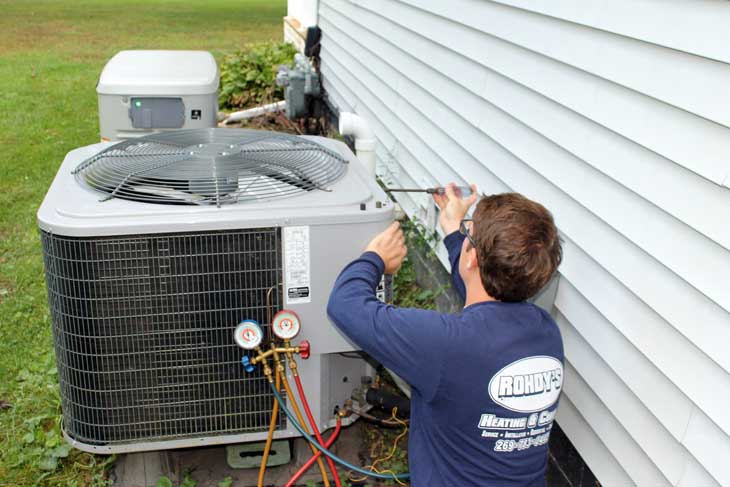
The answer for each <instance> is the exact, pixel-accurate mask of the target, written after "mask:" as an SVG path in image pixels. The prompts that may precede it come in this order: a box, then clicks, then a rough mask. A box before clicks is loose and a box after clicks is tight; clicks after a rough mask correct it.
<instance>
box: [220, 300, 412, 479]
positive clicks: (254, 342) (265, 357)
mask: <svg viewBox="0 0 730 487" xmlns="http://www.w3.org/2000/svg"><path fill="white" fill-rule="evenodd" d="M271 330H272V331H273V333H274V335H276V338H278V339H280V340H281V341H282V342H283V346H277V343H276V342H275V340H274V339H273V338H272V340H271V341H270V344H269V348H268V349H267V350H264V349H263V348H262V346H261V345H262V342H263V338H264V332H263V329H262V328H261V326H260V325H259V324H258V322H256V321H255V320H244V321H242V322H241V323H240V324H239V325H238V326H237V327H236V330H235V331H234V334H233V338H234V340H235V342H236V344H238V346H240V347H241V348H243V349H244V350H247V351H253V352H254V353H255V355H253V356H249V355H244V356H243V358H242V359H241V364H242V365H243V367H244V370H245V371H246V372H248V373H253V372H254V371H255V370H256V365H257V364H261V366H262V368H263V372H264V376H265V377H266V380H267V381H268V382H269V386H270V387H271V391H272V393H273V395H274V398H275V401H274V403H273V405H272V413H271V424H270V427H269V434H268V436H267V439H266V446H265V447H264V453H263V459H262V462H261V467H260V470H259V477H258V487H263V482H264V475H265V472H266V463H267V459H268V456H269V451H270V449H271V443H272V440H273V432H274V430H275V425H276V417H277V414H278V410H279V408H281V410H282V411H283V413H284V414H285V415H286V417H287V419H288V421H289V422H290V424H292V425H293V426H294V427H295V428H296V429H297V430H298V431H299V433H301V435H302V436H303V437H304V439H305V440H307V442H308V443H309V445H310V447H311V449H312V453H313V456H312V458H311V459H310V460H309V461H307V462H306V463H305V464H304V465H303V466H302V467H301V468H300V469H299V471H297V472H296V473H295V474H294V476H293V477H292V478H291V479H290V480H289V482H287V484H286V487H291V486H293V485H294V482H296V481H297V479H299V478H300V477H301V476H302V475H303V474H304V473H305V472H306V471H307V469H309V468H310V467H311V466H312V464H313V463H314V462H317V464H318V466H319V470H320V472H321V474H322V479H323V481H324V485H325V487H329V485H330V483H329V479H328V476H327V473H326V472H325V468H324V465H323V462H322V459H321V455H322V454H324V455H325V456H326V457H327V464H328V467H329V470H330V473H331V474H332V477H333V478H334V481H335V485H336V486H337V487H340V479H339V476H338V475H337V469H336V467H335V464H334V462H337V463H339V464H340V465H342V466H344V467H346V468H348V469H349V470H352V471H355V472H358V473H361V474H363V475H367V476H370V477H376V478H382V479H396V480H405V479H408V478H409V474H407V473H404V474H390V475H388V474H383V473H378V472H374V471H372V470H365V469H362V468H360V467H357V466H355V465H352V464H351V463H349V462H347V461H345V460H343V459H341V458H339V457H338V456H336V455H334V454H333V453H331V452H330V451H329V450H328V449H329V447H331V446H332V444H333V443H334V441H335V439H336V438H337V436H338V434H339V432H340V428H341V426H342V417H343V416H344V415H345V414H346V412H345V411H344V410H343V409H338V410H337V413H336V421H337V423H336V426H335V430H334V431H333V433H332V435H331V436H330V438H329V439H328V440H327V441H326V442H325V441H324V439H323V438H322V435H321V434H320V432H319V428H318V427H317V422H316V421H315V419H314V417H313V415H312V412H311V410H310V408H309V403H308V401H307V396H306V394H305V393H304V387H303V386H302V382H301V379H300V378H299V374H298V372H297V363H296V360H295V359H294V354H299V355H300V356H301V357H302V359H305V360H306V359H308V358H309V353H310V345H309V342H308V341H306V340H305V341H302V342H301V343H299V345H296V346H293V345H292V344H291V340H292V339H293V338H294V337H296V336H297V335H298V334H299V331H300V330H301V320H300V319H299V316H297V314H296V313H295V312H293V311H291V310H281V311H279V312H278V313H277V314H276V315H274V318H273V320H272V322H271ZM284 357H286V359H285V358H284ZM269 358H271V359H272V360H273V363H274V368H273V369H272V368H271V366H270V365H269ZM287 363H288V365H289V370H290V371H291V373H292V376H293V377H294V381H295V383H296V386H297V391H298V393H299V398H300V400H301V403H302V406H303V408H304V411H305V413H306V415H307V419H308V420H309V424H310V426H311V427H312V431H313V432H314V435H315V437H316V438H315V437H313V436H312V435H311V433H310V431H309V429H308V428H307V426H306V423H305V421H304V419H303V417H302V414H301V411H300V409H299V406H298V405H297V401H296V398H295V397H294V394H293V392H292V390H291V387H290V386H289V381H288V380H287V378H286V364H287ZM282 384H283V386H284V389H285V392H286V395H287V397H288V398H289V406H290V407H291V410H293V411H294V412H293V413H292V411H291V410H290V408H289V407H288V406H287V403H286V402H285V401H284V398H283V397H282V396H281V385H282Z"/></svg>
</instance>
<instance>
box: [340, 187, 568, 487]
mask: <svg viewBox="0 0 730 487" xmlns="http://www.w3.org/2000/svg"><path fill="white" fill-rule="evenodd" d="M455 191H456V189H455V187H454V186H453V185H449V186H448V187H447V188H446V194H445V195H441V196H439V195H436V196H435V197H434V198H435V200H436V203H437V204H438V206H439V207H440V208H441V216H440V224H441V227H442V228H443V230H444V234H445V235H446V238H445V239H444V244H445V245H446V247H447V249H448V252H449V260H450V261H451V266H452V280H453V285H454V288H455V289H456V290H457V291H458V292H459V293H460V294H461V296H462V297H463V298H464V299H465V306H464V309H463V310H462V311H461V313H459V314H454V315H451V314H443V313H438V312H436V311H427V310H419V309H406V308H397V307H394V306H391V305H386V304H383V303H381V302H379V301H378V300H377V299H376V297H375V288H376V286H377V284H378V282H379V281H380V277H381V275H382V274H383V273H384V272H385V273H388V274H391V273H395V272H396V271H397V270H398V268H399V267H400V265H401V263H402V262H403V259H404V258H405V256H406V253H407V249H406V246H405V242H404V237H403V233H402V232H401V230H400V228H399V225H398V224H397V223H394V224H393V225H391V226H390V227H389V228H388V229H387V230H385V231H384V232H383V233H381V234H380V235H378V236H376V237H375V238H374V239H373V240H372V242H370V244H369V245H368V246H367V248H366V250H365V253H364V254H362V256H361V257H360V258H359V259H357V260H355V261H354V262H352V263H351V264H349V265H348V266H347V267H346V268H345V270H343V271H342V273H341V274H340V276H339V278H338V279H337V282H336V283H335V287H334V290H333V291H332V295H331V297H330V301H329V305H328V308H327V311H328V314H329V315H330V318H331V319H332V320H333V321H334V322H335V324H336V325H337V326H338V327H339V328H340V329H341V330H342V331H343V332H344V333H345V334H347V335H348V336H349V337H350V338H351V339H352V340H353V341H354V342H355V343H356V344H358V345H359V346H360V347H362V349H363V350H364V351H366V352H367V353H369V354H370V355H371V356H373V357H374V358H375V359H377V360H378V361H380V362H381V363H382V364H383V365H384V366H386V367H388V368H390V369H391V370H393V371H394V372H395V373H396V374H398V375H400V376H401V377H402V378H403V379H405V380H406V381H407V382H408V383H409V384H410V385H411V388H412V389H411V430H410V436H409V443H408V445H409V447H408V452H409V459H410V472H411V485H412V486H413V487H468V486H479V487H490V486H494V487H516V486H520V487H526V486H529V487H534V486H544V485H545V481H544V474H545V467H546V465H547V442H548V438H549V434H550V429H551V428H552V423H553V417H554V415H555V411H556V409H557V404H558V395H559V394H560V389H561V386H562V374H563V346H562V341H561V338H560V332H559V330H558V327H557V326H556V324H555V322H554V321H553V320H552V318H551V317H550V315H548V313H546V312H545V311H544V310H542V309H540V308H538V307H537V306H534V305H532V304H530V303H527V302H525V300H526V299H528V298H530V297H532V296H533V295H535V294H536V293H537V292H538V291H539V290H540V289H541V288H542V287H543V286H544V285H545V284H546V283H547V282H548V281H549V279H550V277H551V276H552V275H553V274H554V272H555V270H556V269H557V267H558V265H559V263H560V260H561V256H562V254H561V247H560V239H559V237H558V233H557V229H556V228H555V225H554V223H553V219H552V216H551V215H550V213H549V212H548V211H547V210H546V209H545V208H544V207H543V206H542V205H540V204H538V203H536V202H533V201H530V200H529V199H527V198H525V197H523V196H521V195H519V194H515V193H507V194H499V195H493V196H487V197H483V198H482V199H481V201H479V203H478V204H477V206H476V209H475V211H474V218H473V220H468V219H467V220H465V219H464V217H465V216H466V214H467V211H468V210H469V208H470V207H471V205H472V204H473V203H474V202H475V201H476V194H477V193H476V187H474V186H472V195H471V196H470V197H469V198H467V199H462V198H460V197H459V196H458V195H457V194H456V193H455Z"/></svg>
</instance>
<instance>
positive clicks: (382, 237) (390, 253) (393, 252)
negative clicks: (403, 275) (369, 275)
mask: <svg viewBox="0 0 730 487" xmlns="http://www.w3.org/2000/svg"><path fill="white" fill-rule="evenodd" d="M365 252H375V253H376V254H378V255H379V256H380V258H381V259H383V263H384V264H385V273H386V274H395V273H396V271H398V269H400V266H401V264H402V263H403V259H405V258H406V254H408V247H406V239H405V237H404V236H403V230H401V228H400V223H398V222H393V223H391V224H390V226H389V227H388V228H386V229H385V230H384V231H383V232H382V233H379V234H378V235H376V236H375V238H373V239H372V240H371V241H370V243H369V244H368V246H367V248H366V249H365Z"/></svg>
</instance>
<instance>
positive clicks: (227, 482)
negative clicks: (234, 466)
mask: <svg viewBox="0 0 730 487" xmlns="http://www.w3.org/2000/svg"><path fill="white" fill-rule="evenodd" d="M232 485H233V479H232V478H231V477H226V478H224V479H223V480H221V481H220V482H218V487H231V486H232Z"/></svg>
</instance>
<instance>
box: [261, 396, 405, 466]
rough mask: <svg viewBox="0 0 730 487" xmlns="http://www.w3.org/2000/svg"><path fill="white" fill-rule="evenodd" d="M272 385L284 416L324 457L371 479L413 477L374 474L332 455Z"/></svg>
mask: <svg viewBox="0 0 730 487" xmlns="http://www.w3.org/2000/svg"><path fill="white" fill-rule="evenodd" d="M270 385H271V390H272V391H273V393H274V397H275V398H276V400H277V401H279V406H280V407H281V410H282V411H284V414H286V417H287V418H288V419H289V422H290V423H291V424H293V425H294V427H295V428H296V429H297V430H298V431H299V432H300V433H301V434H302V436H303V437H304V439H305V440H307V441H308V442H310V443H311V444H312V445H314V446H315V447H316V448H317V450H319V451H321V452H322V453H323V454H324V455H327V456H328V457H329V458H331V459H332V460H334V461H335V462H337V463H339V464H340V465H342V466H343V467H345V468H349V469H350V470H354V471H355V472H357V473H361V474H363V475H367V476H369V477H375V478H379V479H392V478H396V479H398V480H406V479H408V478H410V476H411V475H410V474H409V473H401V474H397V475H395V474H383V473H377V472H373V471H372V470H365V469H363V468H360V467H356V466H355V465H353V464H351V463H349V462H347V461H345V460H343V459H341V458H340V457H338V456H336V455H334V454H333V453H330V452H329V450H327V449H326V448H325V447H323V446H322V445H320V444H319V443H318V442H317V440H316V439H314V438H312V436H310V435H309V434H307V432H306V431H304V428H302V426H301V425H300V424H299V423H297V420H296V418H294V415H293V414H292V413H291V411H289V408H287V407H286V403H285V402H284V399H282V398H281V395H279V391H277V390H276V387H275V386H274V384H270Z"/></svg>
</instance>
